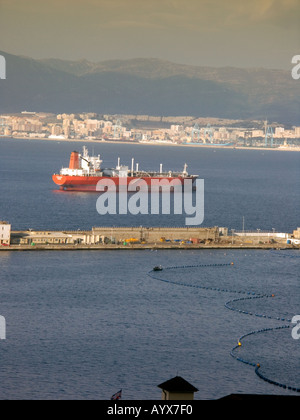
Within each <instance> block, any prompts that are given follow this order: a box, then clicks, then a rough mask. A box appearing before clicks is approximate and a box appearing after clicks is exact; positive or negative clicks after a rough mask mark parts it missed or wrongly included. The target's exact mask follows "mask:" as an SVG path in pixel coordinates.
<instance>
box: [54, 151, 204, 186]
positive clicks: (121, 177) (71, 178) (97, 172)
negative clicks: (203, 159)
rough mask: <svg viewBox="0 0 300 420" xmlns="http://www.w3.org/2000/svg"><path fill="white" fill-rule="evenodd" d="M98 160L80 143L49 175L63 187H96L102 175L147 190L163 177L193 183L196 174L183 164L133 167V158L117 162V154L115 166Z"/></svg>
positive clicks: (115, 181)
mask: <svg viewBox="0 0 300 420" xmlns="http://www.w3.org/2000/svg"><path fill="white" fill-rule="evenodd" d="M101 163H102V160H101V159H100V155H98V156H89V154H88V150H87V148H86V147H83V153H82V154H80V153H78V152H72V153H71V157H70V164H69V167H68V168H62V169H61V171H60V173H59V174H54V175H53V176H52V179H53V181H54V182H55V184H57V185H58V186H59V187H60V190H63V191H97V184H98V182H99V181H101V180H105V179H110V180H111V181H113V182H114V183H115V185H116V187H117V189H118V186H119V185H121V184H122V185H124V184H125V185H126V183H127V186H128V185H129V184H130V185H131V187H134V188H136V189H139V188H142V187H144V186H145V185H147V189H148V191H150V190H151V187H152V186H153V185H157V182H158V181H161V180H163V179H165V180H168V181H169V182H170V181H173V180H179V181H180V183H181V185H184V180H191V181H192V183H194V182H195V180H196V178H198V175H189V174H188V173H187V165H186V164H185V165H184V168H183V171H182V172H173V171H168V172H163V169H162V164H161V165H160V170H159V171H158V172H155V171H142V170H140V169H139V165H138V164H136V166H135V168H134V159H132V162H131V168H129V167H128V166H124V165H120V158H119V159H118V165H117V166H116V167H115V168H103V169H102V168H101ZM131 190H132V189H131Z"/></svg>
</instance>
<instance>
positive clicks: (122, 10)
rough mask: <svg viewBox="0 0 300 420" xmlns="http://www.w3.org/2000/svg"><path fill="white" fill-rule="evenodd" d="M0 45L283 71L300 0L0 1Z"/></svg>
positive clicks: (299, 28) (297, 37)
mask: <svg viewBox="0 0 300 420" xmlns="http://www.w3.org/2000/svg"><path fill="white" fill-rule="evenodd" d="M0 50H3V51H6V52H9V53H12V54H18V55H26V56H30V57H33V58H49V57H55V58H62V59H71V60H77V59H81V58H86V59H88V60H91V61H95V62H97V61H102V60H107V59H120V58H121V59H126V58H136V57H153V58H162V59H166V60H169V61H174V62H178V63H184V64H195V65H207V66H238V67H272V68H286V69H290V68H291V67H292V65H291V59H292V57H293V56H294V55H297V54H300V0H51V1H48V0H0Z"/></svg>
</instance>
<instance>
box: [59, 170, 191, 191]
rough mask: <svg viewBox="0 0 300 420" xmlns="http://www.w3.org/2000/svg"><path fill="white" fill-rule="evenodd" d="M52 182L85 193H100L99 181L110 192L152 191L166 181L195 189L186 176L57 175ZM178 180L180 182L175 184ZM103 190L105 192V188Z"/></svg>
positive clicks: (63, 188)
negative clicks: (121, 189)
mask: <svg viewBox="0 0 300 420" xmlns="http://www.w3.org/2000/svg"><path fill="white" fill-rule="evenodd" d="M52 179H53V182H54V183H55V184H56V185H58V186H59V188H60V190H62V191H83V192H84V191H87V192H100V191H101V190H100V189H99V188H97V184H98V182H99V181H103V183H104V184H106V181H107V184H111V185H112V186H113V189H112V191H119V190H120V185H123V186H126V185H127V190H128V191H137V190H142V189H145V187H146V191H153V190H155V189H157V190H159V186H158V182H160V181H162V180H166V181H168V183H166V181H164V182H165V184H166V185H170V183H171V182H172V181H176V182H175V184H176V185H177V184H178V185H180V184H181V185H182V186H184V181H185V180H190V181H192V185H193V189H194V187H195V180H196V177H194V176H187V177H141V178H138V177H130V176H128V177H126V178H119V177H103V176H99V177H98V176H69V175H57V174H54V175H53V176H52ZM177 180H179V181H180V182H177ZM103 190H107V187H106V188H105V189H103ZM170 190H171V191H173V190H174V187H173V186H171V188H170Z"/></svg>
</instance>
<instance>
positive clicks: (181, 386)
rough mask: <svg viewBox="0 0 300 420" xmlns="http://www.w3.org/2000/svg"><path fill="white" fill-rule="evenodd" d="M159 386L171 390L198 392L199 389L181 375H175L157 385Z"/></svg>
mask: <svg viewBox="0 0 300 420" xmlns="http://www.w3.org/2000/svg"><path fill="white" fill-rule="evenodd" d="M157 386H158V388H161V389H164V390H165V391H169V392H197V391H199V390H198V389H197V388H195V387H194V386H193V385H191V384H190V383H189V382H187V381H186V380H185V379H183V378H181V376H175V378H172V379H169V380H168V381H166V382H164V383H162V384H160V385H157Z"/></svg>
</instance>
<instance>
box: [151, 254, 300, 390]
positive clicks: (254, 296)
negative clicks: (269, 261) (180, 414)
mask: <svg viewBox="0 0 300 420" xmlns="http://www.w3.org/2000/svg"><path fill="white" fill-rule="evenodd" d="M287 257H289V258H295V256H291V255H287ZM226 266H227V267H228V266H233V263H230V264H228V263H227V264H197V265H181V266H173V267H165V268H163V271H166V270H177V269H186V268H202V267H226ZM153 273H154V270H150V271H149V272H148V273H147V275H148V276H149V277H151V278H152V279H154V280H158V281H161V282H164V283H169V284H174V285H177V286H184V287H193V288H196V289H202V290H212V291H218V292H225V293H237V294H244V295H248V296H247V297H242V298H238V299H232V300H229V301H228V302H226V303H225V308H227V309H229V310H231V311H235V312H238V313H243V314H246V315H253V316H256V317H259V318H266V319H275V320H277V321H282V322H291V319H285V318H280V317H273V316H269V315H266V314H258V313H253V312H248V311H243V310H240V309H237V308H236V307H234V306H233V304H234V303H236V302H240V301H246V300H250V299H263V298H270V297H272V298H273V297H274V295H273V294H272V295H267V294H264V295H262V294H256V293H254V292H252V291H242V290H239V291H237V290H229V289H222V288H218V287H207V286H201V285H198V284H190V283H184V282H179V281H174V280H167V279H165V278H162V277H160V276H158V275H155V274H153ZM249 295H251V296H249ZM284 328H290V325H284V326H280V327H274V328H263V329H261V330H256V331H251V332H249V333H247V334H244V335H243V336H241V337H240V338H239V340H238V344H237V345H236V346H234V347H233V348H232V350H231V352H230V355H231V356H232V357H233V358H234V359H236V360H238V361H239V362H242V363H244V364H247V365H250V366H253V367H255V373H256V375H257V376H258V377H259V378H260V379H262V380H264V381H265V382H268V383H270V384H272V385H276V386H278V387H281V388H283V389H288V390H290V391H294V392H300V388H297V387H292V386H289V385H286V384H283V383H279V382H276V381H273V380H272V379H269V378H268V377H266V376H265V375H263V374H262V373H261V372H260V370H259V369H260V364H259V363H253V362H250V361H249V360H245V359H243V358H241V357H239V356H237V355H236V354H235V352H236V350H237V349H239V348H240V347H241V346H242V340H243V339H244V338H245V337H248V336H250V335H253V334H259V333H263V332H267V331H275V330H280V329H284Z"/></svg>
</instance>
